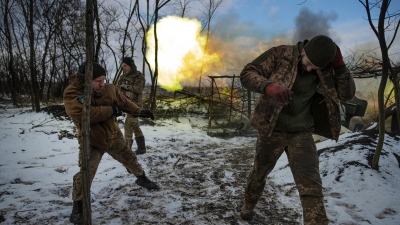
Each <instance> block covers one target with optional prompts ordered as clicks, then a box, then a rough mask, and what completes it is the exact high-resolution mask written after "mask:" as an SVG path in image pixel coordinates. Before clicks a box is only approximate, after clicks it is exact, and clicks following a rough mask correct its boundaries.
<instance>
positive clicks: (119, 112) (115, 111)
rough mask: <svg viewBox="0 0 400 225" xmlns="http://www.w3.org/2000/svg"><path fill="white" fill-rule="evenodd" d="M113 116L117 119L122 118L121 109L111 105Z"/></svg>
mask: <svg viewBox="0 0 400 225" xmlns="http://www.w3.org/2000/svg"><path fill="white" fill-rule="evenodd" d="M111 107H112V110H113V116H115V117H118V116H122V107H121V106H119V105H112V106H111Z"/></svg>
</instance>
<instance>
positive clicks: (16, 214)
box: [0, 104, 400, 225]
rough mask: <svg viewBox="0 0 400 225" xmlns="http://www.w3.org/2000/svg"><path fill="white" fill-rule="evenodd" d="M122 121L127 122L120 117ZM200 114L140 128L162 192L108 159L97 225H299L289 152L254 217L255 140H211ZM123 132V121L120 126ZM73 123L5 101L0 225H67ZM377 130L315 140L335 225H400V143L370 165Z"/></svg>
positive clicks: (97, 189) (0, 115)
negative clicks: (250, 212) (245, 206)
mask: <svg viewBox="0 0 400 225" xmlns="http://www.w3.org/2000/svg"><path fill="white" fill-rule="evenodd" d="M121 119H123V118H121ZM204 124H206V121H204V119H202V118H200V117H199V116H186V117H181V118H179V119H157V118H156V120H155V121H154V124H147V123H146V124H144V125H142V130H143V133H144V134H145V137H146V145H147V148H148V151H147V153H146V154H145V155H140V156H138V158H139V161H140V163H141V164H142V166H143V168H144V169H145V171H146V173H147V175H148V176H149V177H150V178H151V179H152V180H154V181H155V182H157V183H158V184H159V185H160V186H161V187H162V189H161V190H160V191H156V192H149V191H147V190H146V189H144V188H141V187H139V186H137V185H136V184H135V177H133V176H132V175H130V174H128V173H127V172H126V170H125V168H124V167H123V166H122V165H120V164H119V163H118V162H116V161H115V160H113V159H112V158H111V157H109V156H108V155H107V154H105V155H104V157H103V159H102V161H101V163H100V167H99V169H98V171H97V175H96V177H95V179H94V182H93V185H92V189H91V200H92V223H93V224H301V215H302V210H301V206H300V200H299V196H298V192H297V190H296V188H295V186H294V181H293V178H292V175H291V172H290V169H289V167H288V163H287V158H286V156H285V155H282V157H281V158H280V160H279V162H278V163H277V165H276V167H275V169H274V170H273V171H272V173H271V174H270V176H269V178H268V180H267V185H266V187H265V191H264V195H263V197H262V198H261V200H260V202H259V204H258V205H257V207H256V210H255V211H256V216H255V218H254V220H253V221H251V222H247V221H243V220H242V219H241V218H240V216H239V212H240V208H241V206H242V203H243V192H244V186H245V180H246V176H247V174H248V173H249V171H250V169H251V165H252V158H253V154H254V146H255V141H256V138H255V137H233V138H229V139H228V138H227V139H221V138H216V137H210V136H208V135H207V133H206V131H205V129H204ZM120 127H121V128H123V126H122V124H121V125H120ZM73 135H74V126H73V124H72V122H70V121H69V120H67V119H62V118H55V117H53V115H51V114H47V113H45V112H41V113H34V112H31V111H30V110H29V109H26V108H24V109H15V108H12V107H11V106H10V105H4V104H3V105H0V149H1V158H0V223H1V224H69V222H68V217H69V214H70V213H71V209H72V200H71V187H72V176H73V175H74V174H75V173H76V172H77V171H78V170H79V168H78V166H77V159H78V144H77V140H76V138H73V137H72V136H73ZM376 142H377V137H376V136H375V135H373V134H363V133H345V134H342V135H341V136H340V140H339V142H338V143H335V142H334V141H330V140H327V141H323V142H319V143H317V147H318V150H319V153H320V172H321V176H322V180H323V185H324V194H325V202H326V210H327V214H328V217H329V219H330V221H331V223H332V224H343V225H345V224H346V225H352V224H363V225H364V224H365V225H367V224H368V225H369V224H374V225H379V224H382V225H398V224H400V194H399V190H400V167H399V162H400V147H399V146H400V145H399V142H400V137H399V136H390V135H386V137H385V144H384V147H383V152H382V156H381V158H380V162H379V163H380V169H379V171H376V170H372V169H371V168H370V166H369V164H368V160H371V157H372V153H373V151H374V149H375V146H376Z"/></svg>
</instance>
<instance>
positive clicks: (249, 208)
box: [240, 201, 257, 220]
mask: <svg viewBox="0 0 400 225" xmlns="http://www.w3.org/2000/svg"><path fill="white" fill-rule="evenodd" d="M256 204H257V203H250V202H246V201H245V202H244V205H243V208H242V211H241V212H240V217H241V218H242V219H244V220H252V219H253V217H254V214H255V213H254V208H255V207H256Z"/></svg>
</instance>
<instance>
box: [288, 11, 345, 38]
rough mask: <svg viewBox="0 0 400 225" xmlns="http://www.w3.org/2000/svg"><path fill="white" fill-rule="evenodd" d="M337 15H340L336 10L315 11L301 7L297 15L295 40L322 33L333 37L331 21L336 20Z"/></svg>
mask: <svg viewBox="0 0 400 225" xmlns="http://www.w3.org/2000/svg"><path fill="white" fill-rule="evenodd" d="M337 17H338V15H337V14H336V13H335V12H331V13H328V14H327V13H324V12H319V13H313V12H311V11H310V10H308V9H307V8H303V9H301V10H300V12H299V15H298V16H297V17H296V30H295V32H294V37H293V41H294V42H295V43H296V42H297V41H302V40H304V39H311V38H312V37H314V36H316V35H320V34H323V35H326V36H330V37H332V35H333V34H332V33H330V28H331V24H330V23H331V22H332V21H335V20H336V19H337Z"/></svg>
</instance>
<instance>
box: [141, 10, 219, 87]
mask: <svg viewBox="0 0 400 225" xmlns="http://www.w3.org/2000/svg"><path fill="white" fill-rule="evenodd" d="M200 30H201V23H200V22H199V21H197V20H196V19H187V18H181V17H175V16H167V17H165V18H163V19H161V20H160V21H159V22H158V23H157V39H158V84H160V86H161V87H163V88H165V89H166V90H168V91H174V90H179V89H182V84H183V83H185V84H195V83H196V80H197V83H198V80H199V79H200V77H201V75H203V74H204V73H207V72H210V69H211V68H212V67H213V66H215V65H217V64H219V59H220V56H219V55H218V53H208V52H207V51H205V49H204V48H205V45H206V37H205V36H203V35H201V33H200ZM146 40H147V43H148V51H147V53H146V57H147V59H148V60H149V63H150V67H151V70H152V71H153V72H154V71H155V41H154V25H152V26H151V27H150V30H149V32H147V34H146Z"/></svg>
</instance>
